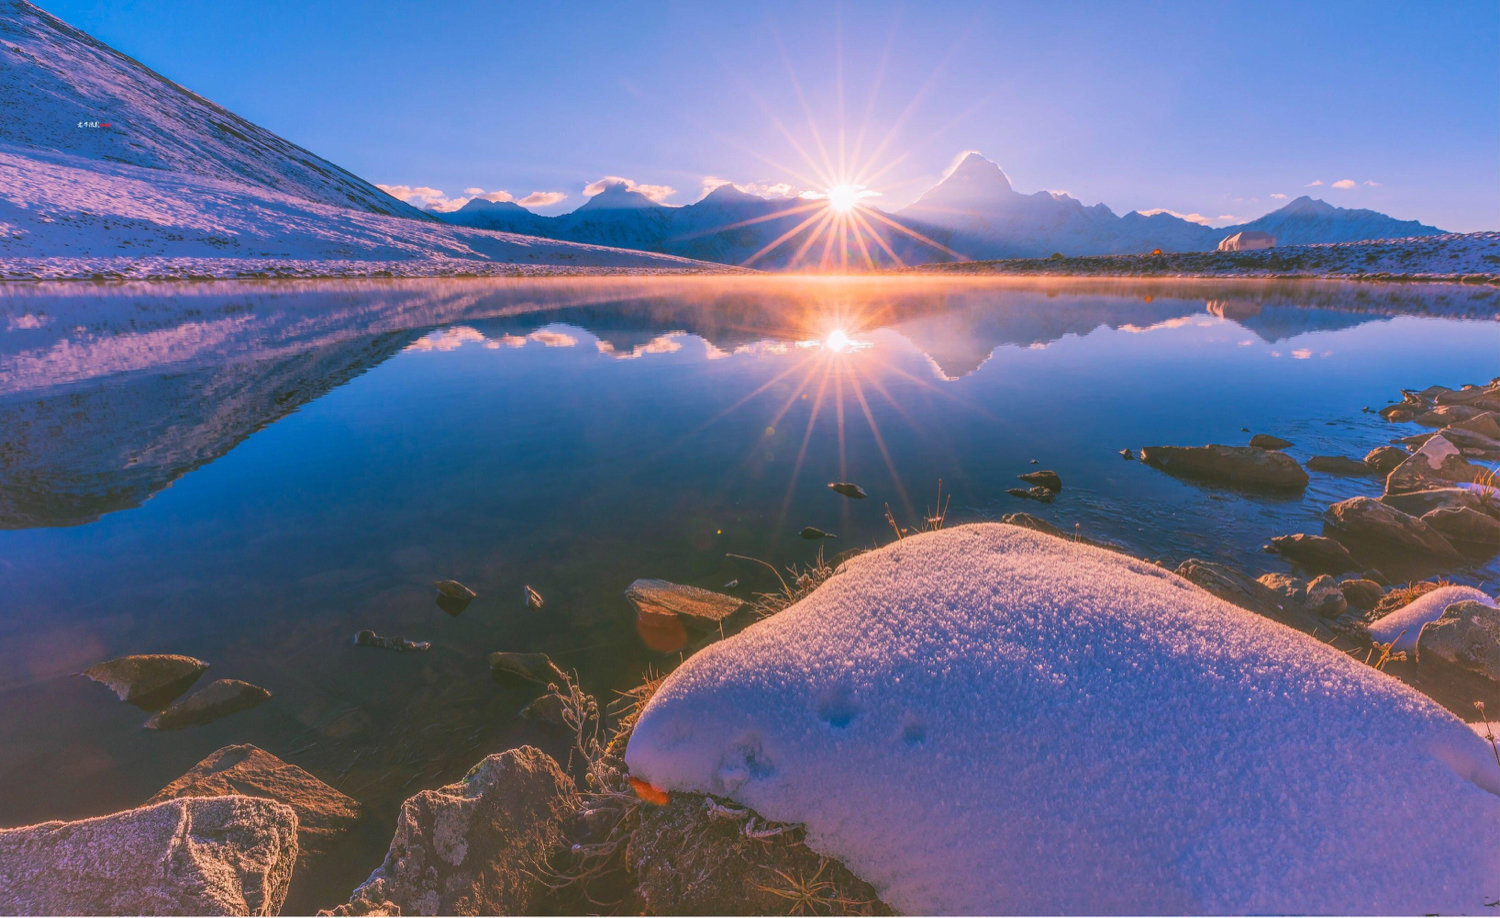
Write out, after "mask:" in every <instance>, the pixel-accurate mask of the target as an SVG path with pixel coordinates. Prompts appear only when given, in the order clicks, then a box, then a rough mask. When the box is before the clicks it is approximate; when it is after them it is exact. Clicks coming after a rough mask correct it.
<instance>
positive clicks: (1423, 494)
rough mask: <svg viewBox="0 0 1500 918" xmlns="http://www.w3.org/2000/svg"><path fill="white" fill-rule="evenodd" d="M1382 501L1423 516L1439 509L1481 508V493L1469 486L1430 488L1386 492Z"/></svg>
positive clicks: (1402, 510) (1403, 511)
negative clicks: (1470, 488)
mask: <svg viewBox="0 0 1500 918" xmlns="http://www.w3.org/2000/svg"><path fill="white" fill-rule="evenodd" d="M1380 502H1381V503H1383V504H1390V505H1391V506H1392V507H1395V508H1396V509H1397V510H1400V511H1401V512H1402V513H1409V514H1411V515H1412V516H1423V515H1425V514H1427V513H1430V512H1431V511H1433V510H1439V509H1453V510H1457V509H1460V508H1465V507H1467V508H1469V509H1471V510H1478V509H1479V495H1477V494H1475V493H1474V492H1473V491H1470V490H1469V489H1468V488H1429V489H1427V490H1425V491H1407V492H1406V493H1404V494H1384V495H1381V498H1380Z"/></svg>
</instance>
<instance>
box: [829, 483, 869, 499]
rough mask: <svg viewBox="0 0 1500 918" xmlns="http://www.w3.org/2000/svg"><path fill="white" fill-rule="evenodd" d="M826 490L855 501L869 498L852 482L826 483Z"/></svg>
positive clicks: (863, 490)
mask: <svg viewBox="0 0 1500 918" xmlns="http://www.w3.org/2000/svg"><path fill="white" fill-rule="evenodd" d="M828 488H829V490H831V491H833V492H834V493H836V494H842V495H844V496H845V497H852V498H854V499H855V500H864V499H865V498H866V497H868V496H869V495H868V494H866V493H865V489H864V488H861V487H860V486H859V485H857V484H855V483H854V482H852V481H830V482H829V483H828Z"/></svg>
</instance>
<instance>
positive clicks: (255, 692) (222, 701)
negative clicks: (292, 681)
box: [146, 679, 271, 730]
mask: <svg viewBox="0 0 1500 918" xmlns="http://www.w3.org/2000/svg"><path fill="white" fill-rule="evenodd" d="M270 697H271V693H270V692H269V691H267V690H266V689H263V688H261V687H260V686H258V685H251V684H250V683H248V682H241V681H240V680H238V679H219V680H218V681H216V682H210V683H209V684H208V685H206V686H204V687H203V688H201V689H199V690H198V691H196V692H194V693H192V694H191V695H189V696H187V697H186V698H183V699H182V700H180V701H176V702H173V703H172V705H171V706H169V707H168V708H167V709H166V710H164V711H162V712H161V713H159V714H155V715H153V716H152V717H151V719H150V720H148V721H146V729H148V730H180V729H182V728H183V727H192V726H197V725H199V724H206V723H210V722H212V721H215V720H218V719H220V718H222V717H228V716H229V715H231V714H237V713H239V712H240V711H247V710H249V709H250V708H253V707H256V706H257V705H260V704H263V703H264V702H265V701H267V700H268V699H270Z"/></svg>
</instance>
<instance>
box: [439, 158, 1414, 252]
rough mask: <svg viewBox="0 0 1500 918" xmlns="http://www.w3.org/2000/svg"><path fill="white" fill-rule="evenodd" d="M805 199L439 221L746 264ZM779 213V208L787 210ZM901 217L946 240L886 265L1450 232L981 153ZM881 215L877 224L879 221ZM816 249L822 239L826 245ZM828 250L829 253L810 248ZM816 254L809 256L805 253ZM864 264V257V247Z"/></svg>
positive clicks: (628, 202)
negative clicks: (1026, 182)
mask: <svg viewBox="0 0 1500 918" xmlns="http://www.w3.org/2000/svg"><path fill="white" fill-rule="evenodd" d="M800 203H804V202H801V201H799V200H798V199H795V198H792V199H786V198H782V199H767V198H761V197H757V196H755V195H752V194H747V193H746V192H743V191H741V190H739V189H737V188H735V187H734V186H733V185H721V186H719V187H718V188H715V189H714V190H713V191H712V192H710V193H709V194H708V195H707V196H706V197H704V198H703V199H702V200H701V201H698V202H697V203H695V204H689V205H687V206H686V207H669V206H666V205H663V204H658V203H657V202H655V201H652V200H651V199H650V198H648V197H646V196H645V195H643V194H641V193H640V192H637V191H632V190H630V189H629V188H627V187H626V186H625V185H624V184H612V185H609V186H606V188H605V189H604V190H603V191H601V192H600V193H599V194H597V195H595V196H594V197H592V198H590V199H589V200H588V201H586V202H585V203H584V204H583V206H582V207H579V208H578V209H577V210H575V211H573V212H572V213H567V214H562V215H561V216H557V217H544V216H541V215H539V214H534V213H532V212H531V211H528V210H526V209H525V208H524V207H521V206H519V205H517V204H514V203H510V202H505V203H498V204H497V203H491V202H489V201H484V200H480V199H475V200H472V201H469V202H468V203H467V204H465V205H464V206H463V207H462V208H461V209H459V210H457V211H453V212H450V213H436V212H434V215H435V216H437V217H438V218H439V219H442V220H445V221H447V222H449V223H455V224H458V225H460V226H470V227H478V228H483V229H494V230H503V231H506V232H513V233H526V234H528V235H534V236H543V237H546V238H549V239H565V240H569V241H572V242H584V243H592V244H596V245H610V246H619V247H622V248H637V249H644V250H646V251H652V252H663V253H667V254H672V255H682V256H685V257H688V258H696V259H701V260H704V261H716V262H721V263H726V264H743V263H745V262H746V261H747V260H749V259H751V258H752V257H755V256H757V253H760V252H761V250H762V249H763V248H764V247H765V246H767V245H769V244H770V243H771V242H772V241H774V240H776V239H777V238H779V237H780V236H781V235H782V234H784V233H786V232H787V231H789V230H791V229H793V228H794V227H795V226H796V225H797V224H798V223H800V222H801V221H802V220H803V219H805V217H806V213H805V212H798V213H790V214H788V213H786V212H787V211H789V210H791V209H793V208H795V207H796V206H797V205H798V204H800ZM778 215H779V216H778ZM888 216H889V218H890V219H892V220H894V221H896V222H898V223H900V224H902V225H903V226H905V227H906V228H908V229H910V230H911V231H913V232H914V233H917V234H919V235H921V236H924V237H926V238H928V239H931V240H932V241H933V242H935V243H938V245H927V244H924V243H923V242H921V241H919V240H917V239H916V238H914V237H913V236H912V235H908V234H906V233H902V232H900V231H898V230H894V229H891V228H889V227H886V226H884V225H881V224H877V226H878V230H879V233H880V235H881V237H882V239H883V241H884V242H885V245H878V244H874V243H873V242H872V244H871V245H870V246H869V248H870V251H871V255H872V257H873V258H875V259H876V260H877V261H879V262H882V263H889V260H890V259H889V256H887V255H886V252H885V249H886V246H889V247H890V248H891V250H892V251H894V252H895V253H896V254H897V255H898V256H899V257H900V258H901V259H902V261H904V262H906V263H908V264H911V263H920V262H934V261H952V260H955V253H956V255H957V256H961V257H962V258H965V259H975V260H979V259H992V258H1037V257H1045V256H1047V255H1050V254H1052V253H1053V252H1061V253H1063V254H1065V255H1123V254H1132V253H1142V252H1150V251H1152V250H1154V249H1161V250H1162V251H1164V252H1201V251H1208V250H1211V249H1213V248H1215V247H1216V246H1217V245H1218V243H1219V241H1220V240H1221V239H1223V238H1224V237H1225V236H1229V235H1231V234H1233V233H1236V232H1239V231H1241V230H1263V231H1265V232H1268V233H1271V234H1272V235H1274V236H1275V237H1276V241H1277V244H1278V245H1303V244H1308V243H1317V242H1357V241H1360V240H1365V239H1392V238H1404V237H1408V236H1430V235H1437V234H1440V233H1442V232H1443V231H1442V230H1440V229H1438V228H1437V227H1434V226H1426V225H1424V224H1422V223H1418V222H1417V221H1415V220H1397V219H1395V218H1393V217H1388V216H1386V215H1385V214H1381V213H1377V212H1375V211H1372V210H1350V209H1346V208H1342V207H1335V206H1333V205H1332V204H1329V203H1327V202H1325V201H1319V200H1314V199H1313V198H1309V197H1305V196H1304V197H1300V198H1297V199H1296V200H1295V201H1292V202H1291V203H1290V204H1287V205H1286V206H1285V207H1283V208H1281V209H1280V210H1276V211H1272V212H1271V213H1269V214H1266V215H1265V216H1263V217H1261V218H1260V219H1258V220H1253V221H1251V222H1249V223H1242V224H1238V225H1235V226H1227V227H1220V228H1213V227H1208V226H1204V225H1202V224H1199V223H1193V222H1191V221H1188V220H1184V219H1182V218H1181V217H1177V216H1174V215H1172V214H1169V213H1155V214H1151V215H1147V214H1142V213H1140V212H1137V211H1131V212H1130V213H1128V214H1125V215H1124V216H1123V217H1122V216H1117V215H1116V214H1115V213H1114V211H1112V210H1110V209H1109V208H1108V207H1106V206H1105V205H1103V204H1095V205H1093V206H1092V207H1087V206H1085V205H1084V204H1083V203H1082V202H1080V201H1078V200H1077V199H1076V198H1073V197H1070V196H1068V195H1066V194H1058V193H1055V192H1050V191H1038V192H1036V193H1034V194H1023V193H1021V192H1018V191H1016V190H1015V189H1014V188H1013V187H1012V186H1011V183H1010V179H1009V177H1007V176H1006V174H1005V172H1004V171H1002V170H1001V168H1000V167H999V166H998V165H996V164H995V163H993V162H991V161H990V160H988V159H985V158H984V157H983V156H981V155H979V154H978V153H970V154H968V155H967V156H965V157H964V158H963V159H961V160H960V161H959V162H958V163H957V164H956V165H955V166H954V167H953V168H952V169H950V170H949V171H948V174H947V175H945V176H944V177H943V179H942V180H941V181H940V182H938V183H937V184H936V185H934V186H933V187H932V188H931V189H929V190H928V191H927V192H926V193H925V194H923V195H922V196H921V197H920V198H918V199H917V200H916V201H915V202H914V203H912V204H911V205H910V206H908V207H905V208H903V209H901V210H899V211H896V212H895V213H894V214H891V215H888ZM870 222H872V223H874V222H875V221H870ZM804 238H805V236H803V237H794V238H793V239H791V240H789V241H788V242H786V243H783V244H782V245H781V246H779V247H777V248H776V249H774V250H772V251H770V252H767V253H765V254H764V255H760V257H758V258H756V261H755V265H756V266H757V267H787V266H788V265H790V264H791V263H792V262H793V261H794V260H795V256H796V253H797V250H798V248H799V246H800V244H801V242H802V241H803V239H804ZM815 248H816V247H815ZM810 255H811V257H813V258H816V256H817V252H816V251H815V250H814V251H812V252H811V253H810ZM804 257H807V256H804ZM859 260H860V261H861V262H862V261H863V255H861V256H860V258H859Z"/></svg>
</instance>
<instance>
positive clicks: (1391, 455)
mask: <svg viewBox="0 0 1500 918" xmlns="http://www.w3.org/2000/svg"><path fill="white" fill-rule="evenodd" d="M1410 456H1411V453H1408V452H1407V451H1406V450H1404V449H1401V448H1400V447H1398V446H1377V447H1375V448H1374V449H1372V450H1370V451H1369V452H1368V453H1366V454H1365V464H1366V465H1368V466H1369V467H1370V468H1372V469H1374V470H1375V472H1376V473H1377V474H1379V475H1387V474H1389V473H1390V471H1391V469H1393V468H1395V467H1396V466H1398V465H1400V464H1401V463H1403V462H1405V461H1406V460H1407V459H1408V458H1409V457H1410Z"/></svg>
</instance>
